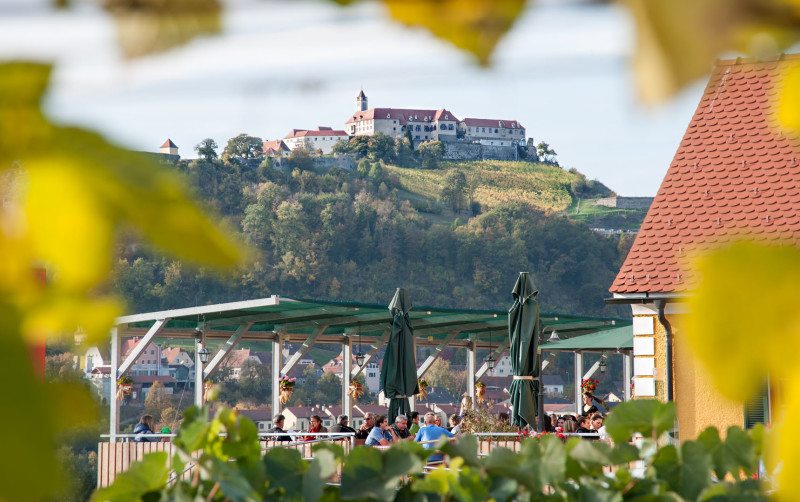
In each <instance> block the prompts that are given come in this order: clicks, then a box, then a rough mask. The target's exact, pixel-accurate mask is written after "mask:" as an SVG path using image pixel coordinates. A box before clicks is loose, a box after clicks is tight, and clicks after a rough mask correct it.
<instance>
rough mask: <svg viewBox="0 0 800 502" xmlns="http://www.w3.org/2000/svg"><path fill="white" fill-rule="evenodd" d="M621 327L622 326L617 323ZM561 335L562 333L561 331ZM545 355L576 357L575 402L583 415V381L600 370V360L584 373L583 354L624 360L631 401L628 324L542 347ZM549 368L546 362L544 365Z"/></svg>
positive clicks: (631, 343) (626, 383)
mask: <svg viewBox="0 0 800 502" xmlns="http://www.w3.org/2000/svg"><path fill="white" fill-rule="evenodd" d="M618 324H619V323H618ZM558 331H561V330H560V329H559V330H558ZM541 349H542V352H572V353H574V354H575V378H574V380H575V402H576V406H577V407H578V412H579V413H580V411H581V410H580V406H581V404H580V403H581V381H582V380H584V379H586V378H590V377H591V376H592V375H594V373H595V372H596V371H597V370H598V369H599V368H600V361H599V360H598V361H597V362H596V363H594V365H592V366H591V367H590V368H589V369H588V370H587V371H586V372H585V373H584V372H583V354H584V353H585V352H600V353H601V354H603V355H602V356H601V358H602V357H605V354H606V353H608V352H616V353H620V354H622V356H623V379H622V381H623V386H624V388H623V391H624V394H625V400H626V401H627V400H628V399H630V394H631V390H630V381H631V370H632V367H631V366H632V364H631V359H632V352H633V326H631V325H630V324H625V325H622V326H617V327H610V328H609V327H606V328H603V329H600V330H596V331H594V332H592V333H589V334H584V335H579V336H573V337H571V338H567V339H565V340H559V341H557V342H548V343H543V344H542V345H541ZM545 364H546V362H545Z"/></svg>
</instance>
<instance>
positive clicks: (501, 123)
mask: <svg viewBox="0 0 800 502" xmlns="http://www.w3.org/2000/svg"><path fill="white" fill-rule="evenodd" d="M458 127H459V129H460V130H461V132H462V134H463V135H464V138H466V139H467V140H470V141H471V142H473V143H480V144H482V145H489V146H513V145H521V144H524V143H525V128H524V127H522V124H520V123H519V122H518V121H516V120H502V119H476V118H466V119H464V120H462V121H461V122H460V123H459V124H458Z"/></svg>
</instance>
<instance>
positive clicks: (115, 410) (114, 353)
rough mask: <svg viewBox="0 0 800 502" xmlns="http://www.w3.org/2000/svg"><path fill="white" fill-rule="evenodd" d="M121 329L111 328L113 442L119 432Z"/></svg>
mask: <svg viewBox="0 0 800 502" xmlns="http://www.w3.org/2000/svg"><path fill="white" fill-rule="evenodd" d="M119 349H120V343H119V329H118V328H117V327H116V326H114V327H113V328H111V375H110V376H111V381H110V382H109V386H108V387H109V389H110V391H109V396H108V404H109V417H108V427H109V430H108V434H109V441H110V442H112V443H116V442H117V433H118V432H119V400H118V399H117V369H118V368H119Z"/></svg>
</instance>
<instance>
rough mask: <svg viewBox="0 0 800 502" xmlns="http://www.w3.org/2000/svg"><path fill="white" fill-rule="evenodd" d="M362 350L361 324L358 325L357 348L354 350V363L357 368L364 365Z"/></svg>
mask: <svg viewBox="0 0 800 502" xmlns="http://www.w3.org/2000/svg"><path fill="white" fill-rule="evenodd" d="M364 359H365V356H364V352H362V351H361V325H360V324H359V325H358V350H357V351H356V364H357V365H358V367H359V368H361V367H363V366H364Z"/></svg>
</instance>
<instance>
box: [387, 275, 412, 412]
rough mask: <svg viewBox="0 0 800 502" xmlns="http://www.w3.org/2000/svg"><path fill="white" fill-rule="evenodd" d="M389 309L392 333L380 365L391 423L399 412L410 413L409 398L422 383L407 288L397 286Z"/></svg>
mask: <svg viewBox="0 0 800 502" xmlns="http://www.w3.org/2000/svg"><path fill="white" fill-rule="evenodd" d="M389 310H390V311H391V312H392V317H393V319H392V335H391V337H390V338H389V342H388V343H387V345H386V353H385V354H384V356H383V364H382V365H381V390H383V394H384V396H385V397H386V398H387V399H389V423H390V424H393V423H394V419H395V418H397V415H406V416H408V415H409V414H410V413H411V405H410V404H409V402H408V398H409V397H413V396H414V394H419V387H418V386H417V361H416V357H415V355H414V329H413V328H412V327H411V323H410V322H409V319H408V311H409V310H411V301H410V300H409V299H407V298H406V292H405V290H403V289H402V288H397V291H396V292H395V294H394V298H392V302H391V303H390V304H389Z"/></svg>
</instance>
